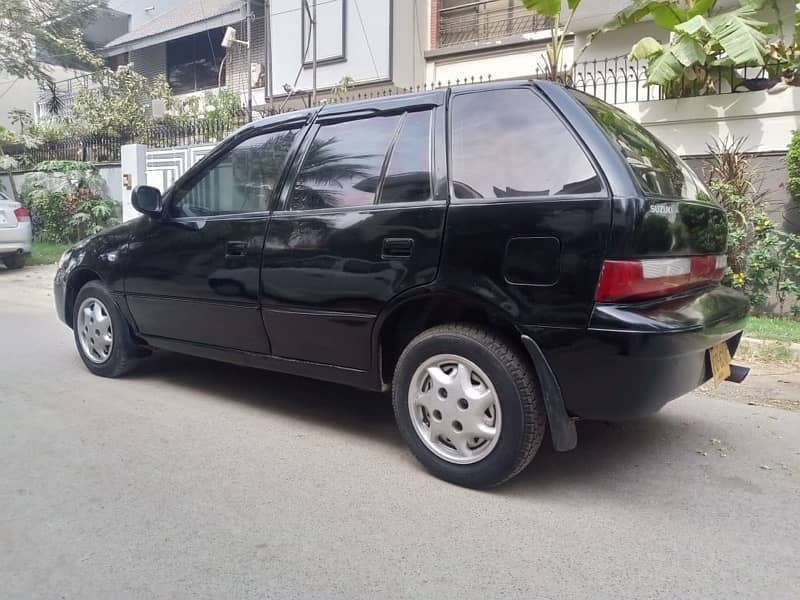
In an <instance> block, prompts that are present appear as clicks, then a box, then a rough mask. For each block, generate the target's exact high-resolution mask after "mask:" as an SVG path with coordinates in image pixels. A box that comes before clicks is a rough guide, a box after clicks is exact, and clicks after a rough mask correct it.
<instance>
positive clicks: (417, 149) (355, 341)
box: [261, 93, 447, 370]
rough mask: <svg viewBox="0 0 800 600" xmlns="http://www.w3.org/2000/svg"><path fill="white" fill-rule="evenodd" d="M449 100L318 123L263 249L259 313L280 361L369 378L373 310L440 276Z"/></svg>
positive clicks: (439, 97) (335, 115)
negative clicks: (365, 373) (440, 167)
mask: <svg viewBox="0 0 800 600" xmlns="http://www.w3.org/2000/svg"><path fill="white" fill-rule="evenodd" d="M444 97H445V96H444V94H443V93H437V94H431V95H429V96H427V97H423V98H421V99H420V100H419V102H418V103H417V104H415V105H413V106H402V104H400V105H398V104H397V103H395V104H394V105H391V106H389V107H388V108H386V109H385V110H380V109H370V110H362V109H358V108H354V109H351V111H350V112H343V109H342V108H341V107H331V108H332V109H333V110H327V109H323V111H322V112H321V113H320V115H319V116H318V117H317V120H316V122H315V123H314V125H313V126H312V128H311V131H310V132H309V134H308V135H307V136H306V140H305V142H304V144H303V146H304V147H303V148H301V150H300V153H299V156H300V159H299V160H298V161H297V164H296V165H295V167H294V168H293V173H292V174H290V176H289V177H290V180H289V185H287V186H286V187H285V188H284V190H283V194H282V197H281V202H280V204H279V210H276V212H275V213H274V214H273V217H272V221H271V222H270V226H269V231H268V233H267V239H266V242H265V244H264V257H263V261H262V275H261V293H262V307H263V317H264V323H265V325H266V329H267V331H268V333H269V336H270V340H271V342H272V350H273V353H274V354H275V355H276V356H280V357H286V358H292V359H299V360H305V361H311V362H315V363H322V364H329V365H337V366H342V367H350V368H354V369H362V370H366V369H368V368H369V366H370V358H371V348H370V338H371V330H372V325H373V322H374V320H375V318H376V316H377V314H378V312H379V311H380V309H381V308H382V307H383V306H385V304H386V303H387V302H388V301H389V300H391V299H392V298H393V297H394V296H396V295H398V294H400V293H402V292H403V291H405V290H408V289H409V288H412V287H414V286H419V285H423V284H425V283H428V282H431V281H433V279H434V278H435V277H436V272H437V268H438V263H439V251H440V246H441V236H442V229H443V225H444V220H445V214H446V210H447V202H446V196H441V197H438V196H436V194H435V192H434V190H435V189H436V188H437V186H436V185H435V181H437V176H436V175H435V170H434V165H435V164H437V163H440V162H441V164H443V163H444V156H443V149H441V148H440V144H438V143H435V140H436V139H439V137H441V139H442V141H443V137H444V136H443V135H441V136H435V135H434V132H435V131H438V125H437V123H440V124H441V133H442V134H443V131H444V113H443V106H442V103H443V99H444ZM326 111H327V112H326ZM436 148H439V150H436ZM440 153H441V154H440ZM442 181H445V178H444V176H442ZM443 189H444V191H445V192H446V188H445V187H444V186H443Z"/></svg>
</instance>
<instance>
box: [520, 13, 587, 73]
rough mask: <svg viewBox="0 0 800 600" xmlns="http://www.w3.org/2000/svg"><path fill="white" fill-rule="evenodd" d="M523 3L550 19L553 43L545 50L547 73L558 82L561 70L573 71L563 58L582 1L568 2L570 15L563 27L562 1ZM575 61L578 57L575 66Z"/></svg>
mask: <svg viewBox="0 0 800 600" xmlns="http://www.w3.org/2000/svg"><path fill="white" fill-rule="evenodd" d="M522 3H523V4H524V5H525V8H527V9H528V10H531V11H533V12H535V13H537V14H539V15H541V16H543V17H547V18H548V19H550V40H551V41H550V43H549V44H547V47H546V48H545V73H546V75H547V78H548V79H553V80H556V79H558V76H559V71H560V69H562V68H565V67H566V68H567V70H568V71H571V70H572V69H571V65H570V66H567V65H564V64H562V57H563V55H564V42H565V41H566V37H567V33H568V32H569V28H570V25H572V18H573V17H574V16H575V12H576V11H577V10H578V6H580V3H581V0H567V9H568V11H569V14H568V15H567V18H566V21H565V23H564V26H563V27H562V26H561V17H562V15H561V0H522ZM575 60H577V56H576V57H575V58H574V60H573V64H574V61H575Z"/></svg>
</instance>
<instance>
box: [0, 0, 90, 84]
mask: <svg viewBox="0 0 800 600" xmlns="http://www.w3.org/2000/svg"><path fill="white" fill-rule="evenodd" d="M105 6H106V2H105V1H104V0H95V1H93V2H87V1H86V0H36V1H35V2H32V1H30V0H0V71H5V72H7V73H9V74H11V75H12V76H14V77H19V78H21V79H33V80H36V81H38V82H39V83H42V84H44V83H46V82H48V81H51V76H50V67H49V66H48V64H47V63H45V62H42V61H40V60H37V56H36V53H37V52H44V53H45V54H47V55H48V56H49V57H50V58H51V59H52V60H55V61H56V62H57V63H60V64H63V65H67V64H75V63H79V64H81V65H87V66H90V67H94V68H98V67H99V66H100V65H102V64H103V61H102V59H101V58H99V57H98V56H97V55H95V54H94V53H92V52H91V51H90V50H89V49H88V48H87V47H86V45H85V44H84V43H83V40H82V36H81V30H83V29H84V28H85V26H86V25H88V24H89V23H91V22H92V21H93V20H94V18H95V15H96V11H97V10H98V9H99V8H103V7H105Z"/></svg>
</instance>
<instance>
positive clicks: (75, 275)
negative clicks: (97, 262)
mask: <svg viewBox="0 0 800 600" xmlns="http://www.w3.org/2000/svg"><path fill="white" fill-rule="evenodd" d="M90 281H102V278H101V277H100V275H99V274H98V273H97V272H96V271H94V270H92V269H88V268H85V267H81V268H78V269H76V270H75V271H73V272H72V273H70V275H69V278H68V279H67V287H66V291H65V293H64V320H65V321H66V323H67V325H69V326H70V327H72V326H73V322H72V319H73V313H74V312H75V298H77V297H78V292H79V291H80V290H81V288H82V287H83V286H84V285H86V284H87V283H89V282H90Z"/></svg>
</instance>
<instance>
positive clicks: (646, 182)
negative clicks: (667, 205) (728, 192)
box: [574, 92, 710, 201]
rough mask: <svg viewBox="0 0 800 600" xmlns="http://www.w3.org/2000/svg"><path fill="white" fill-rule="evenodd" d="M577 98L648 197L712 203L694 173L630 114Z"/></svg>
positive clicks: (577, 94)
mask: <svg viewBox="0 0 800 600" xmlns="http://www.w3.org/2000/svg"><path fill="white" fill-rule="evenodd" d="M574 96H575V97H576V98H577V99H578V101H579V102H580V103H581V104H583V105H584V106H585V107H586V109H587V110H588V111H589V112H590V113H591V114H592V116H593V117H594V119H595V121H597V123H598V124H599V125H600V127H601V128H602V129H603V130H604V132H605V134H606V136H607V137H608V138H609V140H611V143H612V144H614V145H615V146H616V147H617V148H618V149H619V151H620V152H622V155H623V156H624V157H625V160H626V161H627V162H628V165H630V167H631V170H632V171H633V173H634V175H635V176H636V178H637V180H638V181H639V183H640V185H641V186H642V189H643V191H644V192H645V193H646V194H653V195H657V196H666V197H669V198H690V199H696V200H706V201H710V196H709V195H708V193H707V192H706V190H705V187H704V186H703V184H702V183H701V182H700V179H699V178H698V177H697V175H695V173H694V171H692V170H691V169H690V168H689V166H688V165H687V164H686V163H685V162H683V161H682V160H681V159H680V158H679V157H678V156H677V155H676V154H675V153H674V152H673V151H672V150H670V149H669V148H668V147H667V146H665V145H664V144H662V143H661V142H660V141H658V139H657V138H656V137H655V136H654V135H653V134H651V133H650V132H649V131H647V130H646V129H645V128H644V127H642V126H641V125H639V123H637V122H636V121H634V120H633V118H631V117H630V116H629V115H628V114H627V113H625V112H624V111H622V110H620V109H618V108H615V107H613V106H611V105H610V104H606V103H605V102H603V101H601V100H598V99H597V98H595V97H593V96H589V95H588V94H583V93H580V92H574Z"/></svg>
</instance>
